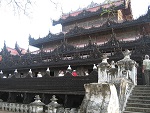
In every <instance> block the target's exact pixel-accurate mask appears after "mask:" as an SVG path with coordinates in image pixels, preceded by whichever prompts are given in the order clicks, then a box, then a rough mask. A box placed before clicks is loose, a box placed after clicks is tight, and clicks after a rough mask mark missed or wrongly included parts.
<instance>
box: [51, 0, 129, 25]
mask: <svg viewBox="0 0 150 113" xmlns="http://www.w3.org/2000/svg"><path fill="white" fill-rule="evenodd" d="M129 3H130V0H116V1H113V2H111V3H110V4H108V3H106V4H100V5H98V4H94V3H93V2H91V7H87V8H85V9H82V10H80V11H75V12H71V13H69V14H64V15H62V17H61V18H60V19H59V20H58V21H53V25H56V24H62V25H63V24H66V23H70V22H73V21H77V20H81V19H85V18H89V17H90V18H91V17H94V16H97V15H100V14H101V13H103V10H104V9H108V8H110V7H112V6H114V11H117V10H121V9H125V8H127V7H128V6H129V5H128V4H129Z"/></svg>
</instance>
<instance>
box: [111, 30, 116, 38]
mask: <svg viewBox="0 0 150 113" xmlns="http://www.w3.org/2000/svg"><path fill="white" fill-rule="evenodd" d="M111 31H112V35H111V37H113V38H115V37H116V35H115V32H114V28H112V29H111Z"/></svg>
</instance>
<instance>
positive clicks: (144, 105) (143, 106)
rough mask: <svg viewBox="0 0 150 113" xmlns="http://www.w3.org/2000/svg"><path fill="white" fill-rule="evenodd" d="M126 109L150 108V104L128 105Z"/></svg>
mask: <svg viewBox="0 0 150 113" xmlns="http://www.w3.org/2000/svg"><path fill="white" fill-rule="evenodd" d="M126 107H140V108H141V107H142V108H150V104H143V103H127V105H126Z"/></svg>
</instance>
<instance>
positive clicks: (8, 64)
mask: <svg viewBox="0 0 150 113" xmlns="http://www.w3.org/2000/svg"><path fill="white" fill-rule="evenodd" d="M57 24H61V25H62V32H60V33H59V34H52V33H51V32H49V33H48V34H47V36H45V37H43V38H39V39H34V38H33V37H32V36H29V44H30V45H31V46H34V47H38V48H39V51H36V52H30V51H29V50H27V51H25V50H23V49H21V48H19V47H18V46H17V44H16V47H15V50H17V54H11V52H10V51H9V50H8V48H7V47H6V43H4V47H3V49H2V51H1V53H0V55H1V61H0V70H2V71H1V73H0V74H1V79H0V98H1V99H2V100H3V101H7V102H11V103H15V102H16V103H24V104H28V103H31V102H32V101H33V99H34V96H35V95H36V94H39V95H40V97H41V98H42V102H44V103H45V104H48V103H49V102H50V98H51V97H52V95H54V94H55V95H56V97H57V98H58V100H59V103H60V104H62V105H63V106H65V107H69V108H71V107H72V108H73V107H75V108H77V107H79V106H80V104H81V102H82V100H83V97H84V94H85V90H84V84H87V83H92V82H98V73H97V70H95V68H94V69H93V66H95V67H96V66H97V65H98V64H99V63H100V62H101V61H102V56H103V54H104V53H105V54H106V55H107V56H108V58H109V59H108V62H111V61H112V60H113V61H114V62H117V61H118V60H121V59H123V54H122V51H125V50H126V49H128V50H130V51H131V59H133V60H135V61H136V62H137V63H138V65H139V66H138V69H137V71H138V73H137V84H138V85H142V84H144V83H143V78H142V69H141V68H142V60H143V58H144V55H145V54H148V55H150V52H149V50H150V8H148V11H147V13H146V14H145V15H143V16H140V17H139V18H137V19H135V20H134V19H133V16H132V9H131V1H130V0H114V1H113V2H111V3H104V4H97V3H93V2H91V4H90V5H89V6H87V7H86V8H84V9H82V10H81V9H80V10H77V11H74V12H71V13H68V14H63V15H62V17H61V18H60V19H59V20H54V21H53V25H57ZM67 68H68V69H67ZM46 70H47V71H46ZM73 70H75V71H76V74H77V76H76V77H73V76H72V74H71V72H72V71H73ZM4 76H5V77H6V79H3V77H4Z"/></svg>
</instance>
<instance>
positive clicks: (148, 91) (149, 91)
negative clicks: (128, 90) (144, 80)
mask: <svg viewBox="0 0 150 113" xmlns="http://www.w3.org/2000/svg"><path fill="white" fill-rule="evenodd" d="M133 92H136V93H141V92H147V93H150V90H145V89H144V90H142V89H137V90H133V91H132V93H133Z"/></svg>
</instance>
